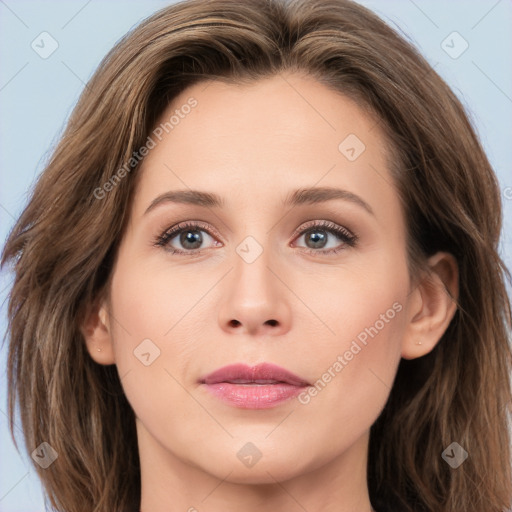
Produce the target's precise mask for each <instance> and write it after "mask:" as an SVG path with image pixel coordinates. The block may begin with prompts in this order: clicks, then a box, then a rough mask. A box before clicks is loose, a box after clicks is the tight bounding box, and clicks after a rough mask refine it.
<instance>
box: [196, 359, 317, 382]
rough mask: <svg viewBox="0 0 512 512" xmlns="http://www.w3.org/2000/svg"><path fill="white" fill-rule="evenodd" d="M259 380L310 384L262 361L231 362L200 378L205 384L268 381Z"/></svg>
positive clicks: (279, 367)
mask: <svg viewBox="0 0 512 512" xmlns="http://www.w3.org/2000/svg"><path fill="white" fill-rule="evenodd" d="M240 381H242V382H240ZM244 381H245V382H244ZM258 381H269V382H268V384H277V383H278V382H285V383H287V384H293V385H294V386H309V385H310V384H309V383H308V382H307V381H306V380H304V379H302V378H301V377H298V376H297V375H295V374H293V373H291V372H289V371H288V370H285V369H284V368H282V367H281V366H277V365H275V364H272V363H260V364H257V365H256V366H248V365H246V364H230V365H228V366H223V367H222V368H219V369H218V370H215V371H214V372H212V373H210V374H208V375H206V376H205V377H203V378H202V379H200V382H201V383H203V384H217V383H219V382H231V383H234V384H250V383H256V384H258V383H259V384H265V383H266V382H258ZM272 381H273V382H272Z"/></svg>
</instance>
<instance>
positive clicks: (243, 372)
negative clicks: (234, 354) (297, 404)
mask: <svg viewBox="0 0 512 512" xmlns="http://www.w3.org/2000/svg"><path fill="white" fill-rule="evenodd" d="M199 382H200V384H201V387H202V388H203V389H204V390H205V391H207V392H208V393H209V394H210V395H211V396H213V397H215V398H216V399H219V400H221V401H222V402H224V403H225V404H228V405H230V406H232V407H237V408H240V409H270V408H273V407H277V406H279V405H281V404H285V403H287V402H289V401H290V400H291V399H293V398H295V397H297V396H298V395H299V394H300V393H302V392H303V388H304V387H306V386H309V385H310V384H309V383H308V382H307V381H306V380H304V379H302V378H301V377H299V376H297V375H295V374H293V373H291V372H289V371H288V370H285V369H284V368H281V367H280V366H276V365H274V364H270V363H261V364H258V365H256V366H252V367H251V366H247V365H245V364H233V365H229V366H224V367H223V368H219V369H218V370H216V371H214V372H213V373H210V374H209V375H207V376H206V377H203V378H202V379H200V380H199Z"/></svg>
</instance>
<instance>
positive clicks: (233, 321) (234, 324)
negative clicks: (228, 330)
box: [229, 320, 240, 327]
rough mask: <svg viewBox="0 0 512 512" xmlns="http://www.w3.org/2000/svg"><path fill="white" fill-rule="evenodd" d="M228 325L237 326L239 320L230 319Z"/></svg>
mask: <svg viewBox="0 0 512 512" xmlns="http://www.w3.org/2000/svg"><path fill="white" fill-rule="evenodd" d="M229 325H231V326H232V327H237V326H238V325H240V322H239V321H238V320H231V321H230V322H229Z"/></svg>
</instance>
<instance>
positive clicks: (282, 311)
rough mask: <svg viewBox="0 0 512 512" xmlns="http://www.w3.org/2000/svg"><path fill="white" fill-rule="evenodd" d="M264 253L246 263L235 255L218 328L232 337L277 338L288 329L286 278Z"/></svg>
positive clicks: (226, 283)
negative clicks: (264, 336) (241, 335)
mask: <svg viewBox="0 0 512 512" xmlns="http://www.w3.org/2000/svg"><path fill="white" fill-rule="evenodd" d="M269 260H270V258H269V257H268V254H267V252H266V251H263V253H262V254H260V256H259V257H258V258H257V259H256V260H255V261H253V262H251V263H248V262H247V261H245V260H244V259H243V258H241V257H239V256H238V255H235V257H234V269H233V271H232V272H230V273H229V276H228V277H227V279H226V282H225V283H224V290H223V291H224V293H223V298H222V299H221V304H220V308H219V323H220V327H221V328H222V329H223V330H224V331H226V332H229V333H231V334H233V333H238V334H245V335H253V336H263V335H270V336H277V335H282V334H285V333H286V332H287V331H288V330H289V329H290V323H291V310H290V303H289V300H290V296H291V295H292V294H291V292H290V290H289V289H288V287H287V286H286V284H285V283H286V276H285V275H284V273H283V272H282V271H281V270H280V268H281V267H280V266H279V265H278V263H277V262H276V261H275V259H274V260H273V263H272V265H270V263H271V262H270V261H269Z"/></svg>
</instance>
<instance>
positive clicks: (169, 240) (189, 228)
mask: <svg viewBox="0 0 512 512" xmlns="http://www.w3.org/2000/svg"><path fill="white" fill-rule="evenodd" d="M202 233H205V234H206V237H209V238H212V239H213V237H212V235H211V234H210V232H209V230H208V228H207V224H203V223H200V222H181V223H180V224H178V225H176V226H174V227H172V228H171V229H169V230H167V231H165V232H164V233H162V234H161V235H160V236H158V237H157V239H156V241H155V245H157V246H161V247H164V248H165V250H167V251H169V252H171V253H172V254H187V255H190V254H198V253H200V252H202V249H200V247H201V245H202V244H203V242H204V240H205V237H204V236H203V234H202ZM174 239H177V241H176V242H173V240H174ZM215 243H217V241H215ZM173 244H181V246H182V247H183V249H179V248H178V249H176V248H175V247H173Z"/></svg>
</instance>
